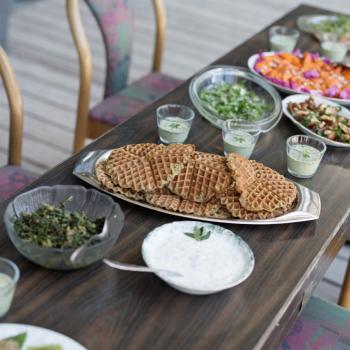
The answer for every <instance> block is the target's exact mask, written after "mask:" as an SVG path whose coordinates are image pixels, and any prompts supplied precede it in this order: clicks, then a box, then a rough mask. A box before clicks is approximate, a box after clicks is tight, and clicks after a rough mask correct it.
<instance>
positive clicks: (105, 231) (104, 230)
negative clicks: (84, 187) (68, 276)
mask: <svg viewBox="0 0 350 350" xmlns="http://www.w3.org/2000/svg"><path fill="white" fill-rule="evenodd" d="M107 235H108V222H107V220H105V222H104V224H103V228H102V232H101V233H99V234H97V235H93V236H91V237H90V238H89V239H88V240H87V241H86V242H85V243H84V244H83V245H81V246H80V247H78V248H77V249H75V250H74V252H73V253H72V254H71V256H70V261H71V262H72V263H75V262H76V261H77V260H78V257H79V256H80V254H81V253H82V252H83V251H84V250H85V249H86V248H87V247H88V246H89V245H90V244H91V243H92V242H94V241H102V240H104V239H105V238H106V236H107ZM103 262H104V263H105V264H106V265H108V266H110V267H113V268H114V269H119V270H124V271H135V272H152V273H164V274H168V275H171V276H174V277H183V275H182V274H181V273H179V272H175V271H170V270H163V269H153V268H150V267H147V266H139V265H134V264H126V263H122V262H120V261H115V260H114V261H112V260H109V259H103Z"/></svg>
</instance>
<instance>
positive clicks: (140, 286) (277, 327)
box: [0, 6, 350, 350]
mask: <svg viewBox="0 0 350 350" xmlns="http://www.w3.org/2000/svg"><path fill="white" fill-rule="evenodd" d="M313 13H327V12H326V11H323V10H320V9H317V8H314V7H309V6H300V7H298V8H296V9H295V10H293V11H292V12H290V13H289V14H287V15H286V16H285V17H283V18H281V19H280V20H278V21H277V22H276V24H281V25H288V26H295V25H296V23H295V21H296V19H297V17H298V16H300V15H304V14H313ZM233 20H234V17H233ZM300 44H301V45H300V46H301V48H302V49H305V50H316V49H318V48H319V46H318V43H317V42H316V41H315V40H314V39H313V38H312V37H311V36H310V35H308V34H305V33H303V34H302V37H301V43H300ZM208 45H210V43H208ZM267 48H268V41H267V29H265V30H263V31H262V32H260V33H258V34H257V35H255V36H253V37H252V38H251V39H250V40H248V41H247V42H245V43H243V44H242V45H240V46H239V47H237V48H236V49H234V50H232V51H231V52H229V53H228V54H227V55H225V56H223V57H222V58H220V59H219V60H217V61H216V62H215V63H218V64H231V65H242V66H246V62H247V59H248V57H249V56H250V55H252V54H254V53H256V52H257V51H259V50H260V49H267ZM198 54H200V53H198ZM188 83H189V82H188V81H187V82H185V83H184V84H183V85H181V86H180V87H179V88H177V89H176V90H175V91H174V92H172V93H171V94H169V95H168V96H166V97H164V98H162V99H160V100H159V101H157V102H156V103H155V104H153V105H152V106H150V107H149V108H147V109H145V110H143V111H142V112H141V113H139V114H138V115H137V116H135V117H134V118H132V119H131V120H129V121H128V122H126V123H125V124H123V125H121V126H120V127H118V128H115V129H113V130H112V131H111V132H109V133H107V134H106V135H104V136H103V137H101V138H100V139H98V140H97V141H95V142H93V143H92V144H90V145H89V146H88V147H87V148H86V149H85V150H84V152H86V151H87V150H93V149H107V148H112V147H116V146H121V145H125V144H128V143H139V142H156V141H157V128H156V122H155V109H156V107H157V106H158V105H161V104H164V103H169V102H177V103H182V104H186V105H191V102H190V100H189V97H188ZM297 133H299V132H298V130H297V129H296V128H295V127H294V126H293V125H292V124H291V123H290V122H289V121H288V120H287V119H286V118H283V119H282V120H281V122H280V123H279V125H278V126H277V127H276V128H275V129H274V130H273V131H272V132H270V133H268V134H266V135H263V136H262V137H261V138H260V140H259V142H258V144H257V147H256V149H255V152H254V154H253V158H254V159H257V160H259V161H262V162H264V163H265V164H266V165H268V166H271V167H272V168H274V169H276V170H278V171H280V172H281V173H283V174H286V155H285V140H286V138H287V137H288V136H290V135H292V134H297ZM188 141H189V142H191V143H194V144H196V146H197V148H198V149H199V150H203V151H209V152H216V153H220V154H221V153H222V152H223V149H222V141H221V132H220V131H219V130H218V129H216V128H215V127H213V126H211V125H210V124H209V123H208V122H207V121H206V120H205V119H203V118H201V117H200V116H197V117H196V119H195V121H194V125H193V129H192V131H191V134H190V137H189V140H188ZM79 156H80V155H79V154H78V155H76V156H74V157H72V158H70V159H68V160H66V161H65V162H63V163H62V164H59V165H58V166H57V167H55V168H54V169H52V170H51V171H49V172H48V173H46V174H45V175H44V176H42V177H41V178H39V179H38V180H37V181H36V182H35V183H34V184H33V185H32V186H31V187H36V186H39V185H54V184H81V185H84V184H83V183H82V182H81V181H79V180H78V179H76V178H75V177H74V176H73V175H72V169H73V165H74V163H75V162H76V160H77V159H78V157H79ZM349 167H350V153H349V152H348V151H343V150H340V149H331V148H329V150H328V151H327V153H326V155H325V158H324V160H323V163H322V166H321V168H320V169H319V171H318V173H317V174H316V175H315V176H314V177H313V178H312V179H310V180H304V181H301V180H297V181H298V182H300V183H301V184H303V185H306V186H308V187H309V188H311V189H312V190H314V191H317V192H319V193H320V196H321V200H322V213H321V217H320V219H319V220H318V221H315V222H307V223H298V224H289V225H283V226H282V225H277V226H255V227H254V226H239V225H232V226H227V227H229V228H230V229H232V230H233V231H234V232H236V233H237V234H239V235H241V236H242V237H243V239H245V240H246V241H247V242H248V244H249V245H250V247H251V248H252V250H253V252H254V254H255V258H256V266H255V269H254V271H253V273H252V275H251V277H250V278H249V279H248V280H247V281H246V282H244V283H243V284H241V285H240V286H238V287H236V288H233V289H231V290H227V291H224V292H221V293H218V294H215V295H211V296H190V295H186V294H182V293H180V292H177V291H175V290H173V289H172V288H170V287H169V286H167V285H166V284H165V283H164V282H162V281H161V280H160V279H158V278H157V277H156V276H154V275H150V274H142V273H130V272H123V271H116V270H113V269H111V268H109V267H107V266H105V265H103V264H100V263H98V264H95V265H93V266H91V267H89V268H86V269H82V270H78V271H72V272H59V271H50V270H46V269H44V268H41V267H38V266H36V265H34V264H32V263H30V262H29V261H28V260H26V259H24V258H23V257H21V256H20V255H19V253H17V251H16V250H15V248H14V247H13V245H12V244H11V242H10V240H9V238H8V237H7V235H6V231H5V227H4V224H3V221H2V220H1V226H0V232H1V234H0V252H1V255H3V256H5V257H7V258H9V259H12V260H14V261H15V262H16V263H17V264H18V265H19V267H20V270H21V273H22V276H21V279H20V282H19V284H18V288H17V292H16V296H15V300H14V303H13V306H12V308H11V310H10V312H9V314H8V315H7V317H6V318H5V319H3V320H2V321H3V322H18V323H29V324H34V325H38V326H43V327H47V328H51V329H53V330H56V331H58V332H62V333H64V334H66V335H68V336H71V337H73V338H75V339H76V340H77V341H79V342H81V343H82V344H83V345H85V346H86V347H87V348H88V349H90V350H94V349H104V350H108V349H133V350H134V349H153V350H155V349H161V350H164V349H239V350H249V349H261V348H264V349H269V350H272V349H274V348H277V346H278V344H279V342H280V341H281V339H283V337H284V336H285V334H286V332H287V330H288V328H289V327H290V326H291V324H292V323H293V322H294V320H295V319H296V317H297V315H298V312H299V310H300V307H301V304H302V303H303V302H304V301H305V300H307V295H309V294H310V292H311V291H312V289H313V286H314V285H315V284H317V282H318V281H319V280H320V279H321V278H322V276H323V275H324V273H325V271H326V269H327V267H328V266H329V264H330V263H331V261H332V259H333V258H334V256H335V255H336V253H337V252H338V250H339V249H340V247H341V246H342V245H343V243H344V241H345V239H346V235H347V234H348V233H349V232H350V222H349V202H350V195H349V193H350V171H349ZM120 204H121V206H122V209H123V210H124V213H125V217H126V220H125V227H124V228H123V231H122V233H121V236H120V239H119V241H118V242H117V243H116V245H115V247H114V248H113V252H112V254H111V257H112V258H116V259H118V260H121V261H124V262H129V263H136V264H142V263H143V261H142V257H141V253H140V247H141V244H142V240H143V238H144V237H145V235H146V234H147V233H148V232H149V231H150V230H151V229H153V228H155V227H156V226H158V225H161V224H164V223H166V222H170V221H173V220H176V218H175V217H172V216H169V215H165V214H164V215H161V214H159V213H155V212H153V211H150V210H147V209H143V208H141V207H137V206H135V205H131V204H128V203H124V202H122V201H120ZM5 206H6V203H2V204H1V206H0V214H1V217H2V216H3V213H4V209H5Z"/></svg>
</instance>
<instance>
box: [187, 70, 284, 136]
mask: <svg viewBox="0 0 350 350" xmlns="http://www.w3.org/2000/svg"><path fill="white" fill-rule="evenodd" d="M223 86H226V87H229V88H230V87H232V86H239V87H241V86H242V87H243V90H242V92H243V94H246V93H248V94H251V96H253V98H249V100H251V101H252V100H255V101H254V103H252V104H251V105H250V106H248V107H249V108H252V109H253V110H252V111H250V110H247V109H245V108H243V107H244V105H237V103H238V102H237V101H239V99H234V100H233V101H232V103H233V107H232V103H231V101H230V102H229V106H228V108H229V112H227V113H226V112H224V114H225V115H223V113H222V112H221V111H222V109H220V111H219V112H218V110H217V109H216V108H213V106H212V104H210V103H208V102H207V101H204V99H203V96H204V94H207V93H208V92H210V91H215V90H213V89H217V88H218V87H219V88H220V87H223ZM229 93H231V92H229ZM189 94H190V98H191V101H192V103H193V104H194V106H195V107H196V109H197V110H198V111H199V113H200V114H201V115H202V116H203V117H204V118H206V119H207V120H209V121H210V122H211V123H212V124H213V125H215V126H216V127H218V128H222V126H223V123H224V122H225V120H228V119H232V118H235V119H236V118H240V119H241V120H242V122H244V123H246V124H247V125H252V126H254V127H258V128H259V129H260V130H261V132H268V131H270V130H271V129H272V128H274V127H275V126H276V125H277V123H278V122H279V120H280V118H281V114H282V105H281V98H280V96H279V94H278V92H277V91H276V90H275V89H274V88H273V87H272V86H271V85H270V84H268V83H267V82H266V81H265V80H264V79H262V78H261V77H258V76H257V75H255V74H253V73H251V72H249V71H248V70H247V69H245V68H242V67H235V66H211V67H209V68H207V69H205V70H203V71H201V72H199V73H198V74H197V75H196V76H195V77H194V78H193V79H192V81H191V83H190V87H189ZM204 97H205V96H204ZM222 101H223V100H222V99H220V106H219V108H221V107H223V108H224V109H226V106H225V105H224V106H222V103H224V102H222ZM256 101H257V102H256ZM257 105H259V106H263V108H260V110H257V109H254V108H255V107H254V106H257ZM231 107H232V108H231ZM230 108H231V109H230ZM251 112H254V113H251ZM251 115H254V117H253V118H252V117H249V116H251Z"/></svg>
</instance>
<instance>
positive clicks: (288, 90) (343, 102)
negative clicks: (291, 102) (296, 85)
mask: <svg viewBox="0 0 350 350" xmlns="http://www.w3.org/2000/svg"><path fill="white" fill-rule="evenodd" d="M262 54H263V55H265V56H272V55H275V54H276V52H272V51H269V52H263V53H262ZM259 55H260V54H255V55H253V56H251V57H249V59H248V63H247V64H248V68H249V69H250V71H251V72H252V73H254V74H256V75H258V76H259V77H261V78H263V79H265V81H267V82H268V83H269V84H271V85H272V86H274V87H275V88H276V89H278V90H279V91H282V92H284V93H286V94H297V93H300V91H298V90H295V89H291V88H287V87H285V86H282V85H279V84H276V83H274V82H272V81H270V80H269V79H267V78H265V77H264V76H262V75H261V74H260V73H259V72H257V71H256V70H255V68H254V67H255V63H256V61H257V60H258V59H259ZM322 97H323V98H325V99H327V100H328V101H333V102H336V103H339V104H341V105H345V106H347V105H350V100H345V99H342V98H333V97H327V96H322Z"/></svg>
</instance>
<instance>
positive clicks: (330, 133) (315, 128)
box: [282, 94, 350, 149]
mask: <svg viewBox="0 0 350 350" xmlns="http://www.w3.org/2000/svg"><path fill="white" fill-rule="evenodd" d="M309 101H311V102H312V103H311V104H310V102H309ZM282 106H283V113H284V114H285V115H286V117H287V118H288V119H289V120H291V121H292V122H293V123H294V124H295V125H296V126H297V127H298V128H299V130H301V131H302V132H303V133H304V134H306V135H309V136H312V137H315V138H317V139H318V140H321V141H323V142H324V143H325V144H326V145H328V146H332V147H341V148H347V149H350V111H349V110H348V109H347V108H345V107H343V106H341V105H339V104H338V103H336V102H331V101H328V100H327V99H325V98H324V97H320V96H310V95H307V94H297V95H290V96H288V97H286V98H285V99H284V100H283V101H282ZM301 107H303V108H301Z"/></svg>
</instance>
